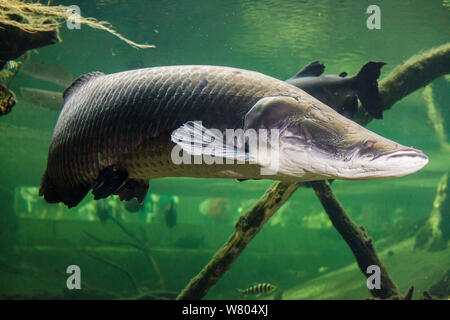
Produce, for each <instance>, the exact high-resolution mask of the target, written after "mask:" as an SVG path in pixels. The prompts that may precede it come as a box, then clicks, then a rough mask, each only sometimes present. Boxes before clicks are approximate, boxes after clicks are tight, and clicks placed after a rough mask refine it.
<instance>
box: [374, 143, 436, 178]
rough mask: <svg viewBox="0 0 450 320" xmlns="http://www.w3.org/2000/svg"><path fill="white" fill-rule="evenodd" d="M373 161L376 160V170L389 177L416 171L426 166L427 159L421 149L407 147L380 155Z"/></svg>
mask: <svg viewBox="0 0 450 320" xmlns="http://www.w3.org/2000/svg"><path fill="white" fill-rule="evenodd" d="M374 161H375V162H377V165H376V167H377V168H379V170H378V171H380V172H383V175H384V177H386V178H390V177H401V176H404V175H407V174H411V173H414V172H417V171H419V170H420V169H422V168H423V167H425V166H426V164H427V163H428V161H429V159H428V157H427V156H426V155H425V154H424V153H423V152H422V151H420V150H416V149H412V148H408V149H404V150H399V151H395V152H391V153H388V154H385V155H382V156H380V157H377V159H376V160H374ZM378 163H379V164H378ZM381 165H382V167H380V166H381Z"/></svg>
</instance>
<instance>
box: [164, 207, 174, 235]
mask: <svg viewBox="0 0 450 320" xmlns="http://www.w3.org/2000/svg"><path fill="white" fill-rule="evenodd" d="M164 219H165V221H166V225H167V226H168V227H169V229H172V228H173V227H175V225H176V224H177V211H176V210H175V202H174V201H173V200H170V201H169V204H168V205H167V208H166V209H165V210H164Z"/></svg>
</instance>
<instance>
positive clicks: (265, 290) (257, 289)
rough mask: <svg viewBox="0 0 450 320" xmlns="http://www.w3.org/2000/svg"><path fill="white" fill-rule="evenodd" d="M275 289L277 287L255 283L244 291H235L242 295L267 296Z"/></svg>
mask: <svg viewBox="0 0 450 320" xmlns="http://www.w3.org/2000/svg"><path fill="white" fill-rule="evenodd" d="M276 289H277V286H274V285H273V284H270V283H265V282H264V283H257V284H255V285H253V286H251V287H250V288H247V289H245V290H241V289H237V290H238V291H239V292H240V293H241V294H242V295H253V294H254V295H260V294H269V293H271V292H274V291H275V290H276Z"/></svg>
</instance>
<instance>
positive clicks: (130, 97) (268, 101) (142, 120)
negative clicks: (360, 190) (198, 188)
mask: <svg viewBox="0 0 450 320" xmlns="http://www.w3.org/2000/svg"><path fill="white" fill-rule="evenodd" d="M63 97H64V105H63V108H62V111H61V113H60V115H59V118H58V121H57V123H56V126H55V129H54V131H53V137H52V141H51V144H50V148H49V154H48V161H47V168H46V171H45V173H44V175H43V178H42V184H41V188H40V194H41V195H43V196H44V198H45V199H46V201H48V202H51V203H55V202H63V203H65V204H66V205H68V206H69V207H72V206H75V205H77V204H78V203H79V202H80V201H81V200H82V199H83V198H84V196H85V195H86V194H87V192H88V191H89V190H90V189H91V188H92V190H93V191H92V192H93V194H94V198H95V199H101V198H105V197H107V196H109V195H111V194H117V195H119V197H120V199H121V200H129V199H131V198H134V197H135V198H137V199H138V200H139V201H142V200H143V198H144V197H145V194H146V193H147V190H148V180H149V179H154V178H161V177H182V176H183V177H208V178H233V179H237V178H241V179H261V178H263V179H275V180H284V181H313V180H322V179H324V178H325V179H326V178H339V179H350V180H359V179H377V178H386V177H396V176H401V175H405V174H408V173H411V172H415V171H417V170H419V169H420V168H422V167H423V166H424V165H425V164H426V162H427V158H426V156H425V155H423V153H422V152H420V151H418V150H415V149H412V148H407V147H404V146H401V145H399V144H397V143H395V142H392V141H390V140H388V139H386V138H383V137H380V136H378V135H376V134H375V133H373V132H371V131H369V130H367V129H365V128H364V127H361V126H359V125H358V124H356V123H354V122H353V121H351V120H349V119H347V118H345V117H343V116H341V115H340V114H338V113H337V112H335V111H334V110H333V109H331V108H330V107H328V106H326V105H325V104H323V103H322V102H320V101H319V100H317V99H315V98H314V97H312V96H310V95H309V94H307V93H306V92H304V91H303V90H300V89H298V88H296V87H295V86H293V85H290V84H288V83H285V82H283V81H280V80H277V79H275V78H272V77H269V76H266V75H263V74H261V73H258V72H254V71H248V70H242V69H236V68H230V67H218V66H169V67H155V68H147V69H139V70H131V71H125V72H120V73H115V74H110V75H105V74H103V73H100V72H94V73H90V74H86V75H83V76H81V77H80V78H78V79H77V80H75V81H74V82H73V83H72V85H71V86H69V87H68V88H67V89H66V90H65V92H64V94H63ZM210 129H214V130H215V131H214V132H215V133H214V134H216V135H217V134H222V133H224V132H226V131H227V130H235V131H238V130H241V131H244V132H247V131H251V130H253V131H256V132H258V131H259V132H261V131H264V130H266V131H267V130H268V129H270V130H271V131H272V130H275V131H276V132H279V134H280V136H279V139H278V141H279V148H275V147H274V146H272V145H270V148H269V149H270V152H273V155H274V156H277V157H276V160H277V162H279V170H278V169H277V170H272V169H273V165H274V163H272V162H270V161H267V160H268V159H266V158H264V157H261V159H259V158H258V159H257V160H256V161H254V159H255V156H254V153H255V152H256V151H259V150H255V149H254V146H253V145H250V146H248V145H247V142H246V140H245V139H241V138H243V136H240V137H239V139H238V142H237V143H236V144H235V145H231V147H230V141H228V140H226V141H223V142H225V143H223V144H222V143H221V142H220V139H214V143H216V144H218V145H219V146H220V147H218V148H213V149H209V148H203V147H202V145H203V142H202V141H200V143H198V141H196V139H199V136H200V140H201V139H202V137H203V136H204V135H207V134H210V132H211V130H210ZM217 132H218V133H217ZM217 137H218V136H216V138H217ZM226 138H227V137H226ZM244 138H245V136H244ZM190 139H194V140H195V141H194V140H192V141H191V140H190ZM231 140H233V141H234V140H235V139H234V138H233V137H232V139H231ZM192 146H193V147H195V148H194V149H190V148H189V147H192ZM176 147H178V149H177V148H176ZM247 147H248V148H247ZM230 148H231V150H232V151H233V152H234V151H236V153H233V152H230ZM233 148H234V149H233ZM257 148H258V147H256V149H257ZM177 150H178V151H177ZM174 151H176V152H174ZM182 152H186V153H187V154H188V155H199V154H200V155H202V156H214V157H215V159H222V160H223V159H228V157H231V160H233V161H234V160H236V158H239V159H240V160H242V159H244V162H243V163H236V162H232V163H229V162H222V163H220V162H215V163H212V164H211V163H206V162H205V161H203V162H201V163H195V161H194V162H186V161H182V162H179V161H178V160H179V159H180V157H179V154H181V153H182ZM177 157H178V158H177ZM183 159H184V158H183ZM375 159H376V161H374V160H375ZM175 160H177V161H178V162H177V161H175ZM269 160H270V159H269ZM262 169H268V172H263V171H262ZM269 169H270V170H269ZM271 172H272V173H271Z"/></svg>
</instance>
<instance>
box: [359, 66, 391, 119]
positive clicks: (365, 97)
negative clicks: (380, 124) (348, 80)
mask: <svg viewBox="0 0 450 320" xmlns="http://www.w3.org/2000/svg"><path fill="white" fill-rule="evenodd" d="M385 64H386V63H385V62H373V61H370V62H368V63H366V64H365V65H364V66H363V67H362V68H361V70H360V71H359V73H358V74H357V75H356V76H355V77H354V79H355V80H356V81H355V84H354V89H355V90H356V92H357V94H358V98H359V100H361V103H362V105H363V107H364V109H365V110H366V111H367V112H368V113H369V114H370V115H371V116H372V117H374V118H376V119H383V106H382V102H381V97H380V93H379V92H378V82H377V79H378V77H379V76H380V69H381V67H382V66H384V65H385Z"/></svg>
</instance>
